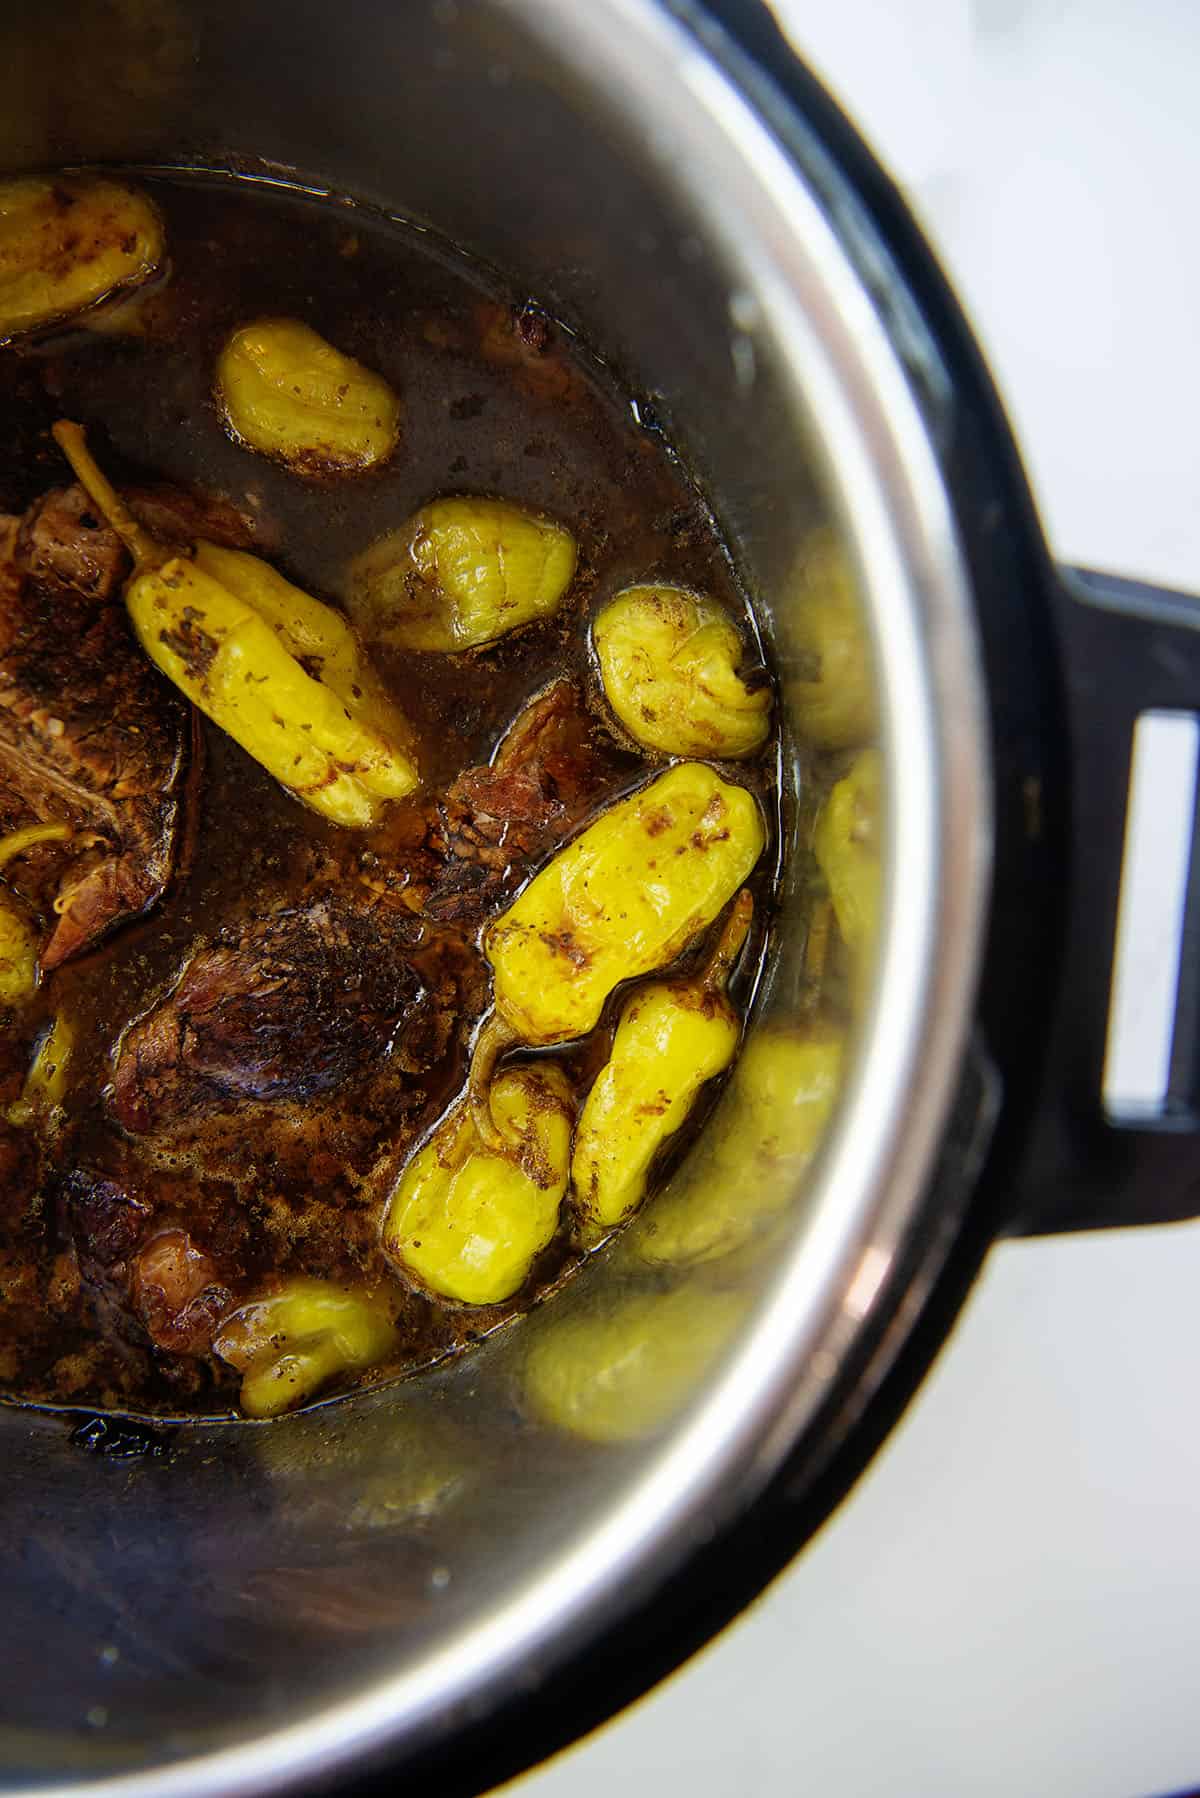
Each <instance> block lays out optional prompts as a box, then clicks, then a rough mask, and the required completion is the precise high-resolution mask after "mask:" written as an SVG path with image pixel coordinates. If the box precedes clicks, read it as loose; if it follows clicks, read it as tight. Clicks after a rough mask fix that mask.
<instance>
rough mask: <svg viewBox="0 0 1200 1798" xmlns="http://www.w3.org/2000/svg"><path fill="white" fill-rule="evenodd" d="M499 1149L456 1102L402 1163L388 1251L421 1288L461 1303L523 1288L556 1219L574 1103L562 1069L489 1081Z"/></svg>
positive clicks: (386, 1233)
mask: <svg viewBox="0 0 1200 1798" xmlns="http://www.w3.org/2000/svg"><path fill="white" fill-rule="evenodd" d="M487 1098H488V1104H489V1107H490V1114H491V1120H492V1124H493V1129H494V1140H495V1145H496V1146H492V1143H491V1142H485V1141H484V1140H483V1138H482V1137H481V1135H480V1133H479V1130H478V1128H477V1126H476V1123H475V1117H474V1114H473V1112H472V1109H471V1106H470V1105H469V1104H468V1103H465V1102H463V1103H460V1104H459V1105H456V1106H455V1108H454V1109H453V1111H451V1112H450V1114H449V1116H448V1117H447V1118H446V1119H445V1120H444V1121H443V1123H441V1124H440V1125H439V1126H438V1128H437V1129H436V1130H435V1131H434V1133H433V1135H432V1136H431V1137H430V1139H429V1141H428V1142H427V1143H426V1144H425V1146H424V1147H423V1148H421V1149H419V1150H418V1151H417V1153H416V1154H415V1155H414V1156H413V1158H412V1160H411V1161H410V1162H409V1163H408V1165H407V1166H406V1167H405V1169H404V1172H403V1173H402V1174H401V1176H400V1180H399V1183H398V1184H397V1186H396V1190H395V1192H394V1194H393V1195H392V1198H391V1201H390V1203H389V1205H388V1209H387V1214H386V1217H385V1219H384V1225H383V1247H384V1251H385V1253H386V1254H387V1255H389V1256H390V1257H391V1259H392V1260H393V1261H394V1262H396V1264H397V1265H398V1266H399V1267H401V1268H402V1269H403V1270H404V1272H405V1273H406V1274H407V1276H408V1277H409V1279H411V1280H412V1281H413V1282H414V1283H415V1284H416V1285H418V1286H421V1287H423V1288H424V1289H425V1290H427V1291H429V1292H435V1293H439V1294H440V1295H441V1296H442V1297H443V1298H448V1299H456V1300H457V1301H458V1302H459V1303H460V1304H464V1305H494V1304H497V1303H499V1301H500V1300H501V1299H506V1298H509V1297H511V1295H512V1294H513V1293H514V1292H516V1290H517V1289H518V1287H520V1286H521V1285H523V1283H524V1281H525V1278H526V1276H527V1275H528V1273H529V1269H530V1267H531V1265H532V1263H533V1259H534V1256H535V1255H537V1254H538V1253H539V1252H540V1251H541V1250H542V1249H544V1248H545V1246H546V1244H547V1243H548V1242H549V1241H550V1238H551V1237H552V1236H553V1235H554V1232H555V1229H556V1227H557V1225H558V1212H559V1206H560V1205H561V1203H562V1199H563V1195H564V1193H565V1192H566V1189H567V1172H568V1168H569V1165H570V1158H571V1126H572V1124H573V1122H574V1106H573V1104H572V1099H571V1089H570V1087H569V1085H568V1084H567V1081H566V1078H565V1076H564V1075H563V1073H562V1071H561V1069H559V1068H556V1067H552V1066H545V1065H537V1064H532V1063H531V1064H529V1065H527V1066H524V1067H515V1068H508V1069H506V1070H505V1071H504V1072H503V1073H501V1074H499V1075H498V1076H497V1077H496V1079H495V1080H493V1081H492V1083H491V1086H490V1089H489V1091H488V1095H487Z"/></svg>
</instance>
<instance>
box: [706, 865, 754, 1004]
mask: <svg viewBox="0 0 1200 1798" xmlns="http://www.w3.org/2000/svg"><path fill="white" fill-rule="evenodd" d="M753 916H754V900H753V899H752V898H751V896H750V889H749V887H743V888H742V890H741V892H740V893H739V894H738V896H737V898H736V899H735V900H734V902H733V904H732V905H731V906H730V908H729V915H728V917H727V918H726V919H725V924H724V927H723V929H722V931H721V934H720V936H719V937H718V938H717V943H716V947H715V949H714V950H713V952H712V954H711V955H710V956H709V958H708V961H707V962H706V963H705V967H704V972H703V973H702V975H701V977H700V985H701V987H702V988H703V990H704V991H705V992H706V993H719V992H722V991H724V989H725V987H726V985H727V984H728V981H729V976H730V975H731V974H732V973H733V970H734V967H735V966H736V965H737V958H738V956H739V955H740V954H741V953H742V944H743V943H744V942H745V940H746V935H747V932H748V931H749V929H750V920H751V918H752V917H753Z"/></svg>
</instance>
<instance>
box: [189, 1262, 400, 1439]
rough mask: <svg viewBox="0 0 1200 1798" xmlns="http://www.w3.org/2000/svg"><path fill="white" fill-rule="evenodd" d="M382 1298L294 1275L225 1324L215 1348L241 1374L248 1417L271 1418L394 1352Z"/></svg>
mask: <svg viewBox="0 0 1200 1798" xmlns="http://www.w3.org/2000/svg"><path fill="white" fill-rule="evenodd" d="M396 1339H397V1332H396V1325H395V1322H394V1318H393V1308H392V1306H391V1305H390V1304H389V1302H388V1300H387V1298H386V1296H385V1295H383V1294H382V1293H378V1292H367V1291H365V1290H362V1289H356V1288H353V1287H347V1286H336V1285H334V1284H333V1283H332V1282H331V1281H328V1280H313V1279H308V1278H305V1277H303V1276H297V1277H295V1278H292V1279H288V1280H285V1281H284V1283H283V1285H282V1286H281V1287H280V1288H279V1289H278V1290H277V1291H276V1292H272V1293H267V1294H265V1295H264V1296H263V1297H262V1298H258V1299H252V1300H251V1301H250V1303H249V1304H246V1305H242V1306H240V1307H239V1308H238V1309H237V1310H236V1311H233V1312H231V1313H230V1314H229V1316H227V1317H226V1318H224V1319H223V1321H222V1323H221V1327H220V1329H219V1331H218V1332H217V1335H216V1336H215V1338H214V1339H213V1348H214V1349H215V1350H216V1352H217V1354H218V1355H220V1357H221V1359H222V1360H223V1361H228V1363H229V1365H230V1366H231V1367H234V1368H236V1369H237V1371H238V1372H239V1373H240V1374H241V1375H242V1390H241V1406H242V1410H243V1411H244V1412H245V1413H246V1415H247V1416H248V1417H277V1416H278V1415H279V1413H280V1412H281V1411H290V1410H291V1409H292V1407H293V1406H294V1405H300V1404H303V1403H304V1401H305V1400H306V1399H309V1398H312V1397H313V1395H314V1394H315V1393H316V1392H318V1391H319V1390H320V1388H321V1387H322V1386H324V1385H325V1384H326V1383H327V1382H328V1381H329V1380H332V1379H333V1378H334V1377H335V1376H336V1375H338V1374H343V1373H351V1372H355V1371H356V1370H357V1369H359V1368H363V1367H370V1366H372V1365H373V1364H374V1363H375V1362H376V1361H382V1360H383V1358H384V1356H385V1355H387V1354H388V1352H389V1351H390V1350H391V1349H392V1348H393V1347H394V1345H395V1342H396Z"/></svg>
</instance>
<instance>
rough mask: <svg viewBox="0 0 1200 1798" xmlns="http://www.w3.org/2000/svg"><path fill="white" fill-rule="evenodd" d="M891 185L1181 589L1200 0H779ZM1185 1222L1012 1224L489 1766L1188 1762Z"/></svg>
mask: <svg viewBox="0 0 1200 1798" xmlns="http://www.w3.org/2000/svg"><path fill="white" fill-rule="evenodd" d="M779 9H780V12H781V14H786V16H787V19H788V21H789V24H790V26H791V29H792V31H793V35H794V37H795V40H796V42H797V44H798V46H799V47H800V48H801V50H802V51H803V52H804V53H805V54H806V55H807V56H808V58H809V60H810V61H811V62H813V63H814V65H815V66H816V67H817V69H818V71H819V72H821V73H822V74H823V75H824V76H825V78H826V80H827V81H828V83H829V85H830V86H831V87H832V88H833V89H834V91H835V92H837V93H838V94H839V95H840V97H841V98H842V100H843V103H844V104H845V105H846V107H847V109H848V110H849V112H850V113H851V115H852V116H853V117H854V118H855V120H856V122H857V123H858V124H859V126H860V128H861V129H862V131H863V132H864V134H865V135H866V137H867V138H868V140H869V141H870V142H871V143H872V144H873V145H874V147H875V149H876V150H877V152H878V153H879V154H880V155H881V156H882V157H883V159H884V160H885V162H887V163H888V164H889V166H890V167H891V168H892V170H893V172H894V173H895V174H896V175H897V176H898V178H899V179H900V180H901V181H902V182H903V183H904V184H905V186H906V187H907V189H908V191H909V194H910V197H911V199H912V201H913V203H914V205H915V207H916V209H917V211H918V213H919V215H920V217H921V218H922V220H923V222H924V224H925V226H926V228H927V229H928V230H929V232H930V233H931V235H932V237H933V240H934V242H935V244H936V246H937V249H938V252H939V254H940V256H941V258H942V260H943V262H944V264H945V266H946V267H947V268H948V270H949V271H950V274H951V276H952V278H953V279H954V281H955V283H956V285H957V286H958V289H959V291H960V293H961V295H962V297H963V299H964V301H965V304H966V306H967V308H968V311H969V313H970V314H971V316H972V318H973V321H974V323H975V326H976V328H977V330H978V331H979V333H980V335H981V336H982V339H983V342H984V345H985V348H986V350H987V352H988V354H989V356H990V358H991V361H992V364H993V368H994V371H995V374H996V376H997V379H998V381H999V383H1000V386H1001V389H1002V391H1003V392H1004V394H1005V397H1006V399H1007V402H1008V405H1009V408H1010V411H1011V415H1012V417H1013V420H1014V423H1015V425H1016V427H1017V431H1018V434H1019V436H1020V438H1021V440H1022V444H1023V448H1024V451H1025V454H1026V457H1027V460H1028V465H1029V468H1030V471H1031V473H1032V476H1033V479H1034V483H1035V487H1036V490H1037V493H1038V498H1039V501H1040V504H1041V507H1042V511H1043V516H1044V518H1045V521H1046V526H1047V529H1048V532H1049V535H1050V540H1051V542H1052V544H1053V546H1054V549H1055V551H1056V552H1057V553H1058V554H1059V555H1061V556H1063V557H1064V558H1068V559H1075V560H1081V561H1090V562H1091V563H1092V564H1093V565H1097V566H1108V567H1111V568H1113V569H1116V570H1119V571H1124V572H1129V573H1138V574H1142V575H1145V576H1148V577H1153V578H1157V579H1160V580H1164V581H1169V582H1175V583H1177V584H1179V585H1181V586H1184V587H1190V588H1191V589H1192V590H1193V591H1195V592H1197V593H1200V479H1198V475H1200V453H1198V451H1197V441H1198V436H1200V154H1198V152H1200V3H1198V0H969V3H968V0H876V3H875V4H872V3H871V0H779ZM1198 1376H1200V1226H1198V1225H1186V1226H1180V1227H1177V1228H1174V1229H1169V1230H1159V1231H1147V1232H1140V1233H1138V1232H1126V1233H1122V1234H1118V1235H1112V1236H1107V1237H1089V1238H1064V1239H1059V1240H1057V1241H1052V1242H1043V1243H1022V1244H1008V1245H1006V1246H1004V1247H1002V1248H1000V1249H999V1250H997V1251H996V1252H994V1254H993V1255H992V1257H991V1260H990V1263H989V1265H988V1268H987V1270H986V1273H985V1275H984V1278H983V1280H982V1282H981V1283H980V1285H979V1287H978V1288H977V1290H976V1293H975V1296H974V1297H973V1299H972V1300H971V1301H970V1303H969V1305H968V1307H967V1310H966V1313H965V1315H964V1317H963V1320H962V1322H961V1324H960V1326H959V1328H958V1330H957V1332H956V1334H955V1336H954V1337H953V1338H952V1339H951V1341H950V1343H949V1344H948V1345H947V1347H946V1349H945V1350H944V1351H943V1354H942V1357H941V1359H940V1361H939V1363H938V1365H937V1367H936V1368H935V1370H934V1373H933V1375H932V1377H931V1378H930V1380H929V1381H928V1383H927V1385H926V1386H925V1387H924V1388H923V1390H922V1393H921V1395H920V1397H919V1398H918V1400H917V1402H916V1404H915V1406H914V1407H913V1409H912V1411H911V1413H910V1414H909V1416H908V1418H907V1419H906V1421H905V1422H904V1423H903V1425H902V1426H901V1428H900V1429H899V1431H898V1432H897V1433H896V1434H895V1436H894V1437H893V1438H892V1439H891V1441H890V1442H889V1444H888V1445H887V1447H886V1448H885V1449H884V1451H883V1453H882V1454H881V1455H880V1457H879V1458H878V1460H877V1461H876V1463H875V1464H874V1466H873V1467H872V1469H871V1470H870V1472H869V1473H868V1474H867V1476H866V1478H865V1479H864V1480H863V1481H862V1483H861V1484H860V1485H859V1487H858V1488H857V1489H856V1491H855V1493H854V1494H853V1496H852V1497H851V1499H850V1500H849V1502H848V1503H847V1504H846V1505H845V1506H844V1507H843V1508H842V1510H841V1511H840V1512H839V1513H838V1514H837V1516H836V1517H835V1518H834V1519H833V1520H832V1521H831V1522H830V1523H829V1524H828V1525H827V1526H826V1528H825V1530H824V1531H823V1532H822V1533H821V1535H820V1536H819V1537H818V1538H817V1540H816V1541H815V1542H814V1543H813V1544H812V1545H811V1546H810V1548H809V1549H808V1551H807V1552H806V1553H805V1554H804V1555H803V1556H802V1557H801V1558H800V1560H799V1561H797V1562H796V1564H795V1565H794V1566H793V1567H792V1568H791V1570H790V1571H789V1572H788V1573H787V1574H786V1575H785V1576H784V1577H783V1578H782V1579H781V1580H780V1581H779V1582H777V1584H776V1585H775V1586H774V1587H773V1588H772V1590H771V1591H770V1592H769V1593H768V1594H767V1596H766V1597H765V1599H763V1600H762V1601H761V1602H760V1603H759V1604H758V1605H757V1606H756V1607H755V1608H754V1610H752V1611H751V1612H750V1613H749V1615H748V1616H747V1617H746V1618H745V1619H743V1620H742V1621H741V1622H740V1623H739V1624H737V1625H736V1626H735V1627H734V1628H733V1629H732V1630H731V1631H729V1632H727V1633H726V1635H725V1636H724V1637H723V1638H722V1639H721V1640H720V1641H719V1642H718V1643H717V1644H716V1645H715V1646H714V1647H712V1648H710V1649H709V1650H708V1651H707V1652H706V1653H705V1654H703V1655H701V1656H700V1657H699V1658H698V1659H697V1660H695V1661H693V1662H692V1663H691V1664H690V1665H689V1666H688V1667H687V1668H685V1669H684V1670H683V1672H681V1673H680V1674H677V1675H676V1676H675V1678H674V1679H672V1680H670V1681H668V1682H667V1683H666V1685H664V1686H662V1687H660V1688H659V1689H658V1691H657V1692H656V1693H654V1694H653V1695H652V1696H651V1697H650V1698H649V1699H647V1700H645V1701H643V1703H642V1704H641V1705H639V1706H637V1707H636V1708H635V1709H634V1710H632V1711H631V1712H628V1713H626V1715H625V1716H624V1717H623V1718H621V1719H620V1720H619V1721H618V1722H617V1723H615V1724H613V1725H610V1726H609V1727H608V1728H607V1729H605V1730H603V1731H601V1732H600V1733H599V1734H598V1735H596V1736H594V1737H592V1738H591V1739H590V1740H589V1741H588V1742H586V1743H584V1744H583V1745H582V1746H581V1747H579V1748H576V1749H574V1750H572V1751H571V1752H569V1753H568V1754H566V1755H564V1756H562V1757H561V1758H560V1759H559V1760H557V1761H556V1762H554V1763H553V1764H552V1765H551V1766H550V1767H549V1768H547V1769H544V1770H543V1771H541V1772H539V1773H535V1774H533V1775H531V1776H530V1777H529V1778H527V1779H526V1780H523V1781H521V1782H518V1786H517V1789H516V1794H515V1798H612V1795H613V1793H614V1792H625V1793H631V1794H634V1795H635V1798H641V1794H643V1793H647V1794H649V1793H652V1792H653V1793H655V1794H657V1793H659V1792H662V1793H664V1794H666V1793H672V1792H675V1791H680V1792H686V1793H687V1794H688V1798H784V1795H790V1794H793V1793H800V1792H805V1793H813V1794H822V1795H825V1794H829V1795H835V1798H843V1795H848V1798H859V1795H864V1798H866V1795H870V1798H874V1795H875V1794H879V1795H880V1798H883V1795H884V1794H887V1798H895V1795H896V1794H901V1795H906V1794H910V1793H911V1794H919V1795H920V1798H942V1795H945V1798H969V1795H974V1794H976V1793H981V1794H1004V1798H1014V1795H1015V1798H1033V1795H1035V1794H1036V1795H1041V1794H1053V1795H1054V1798H1074V1795H1076V1794H1079V1795H1080V1798H1084V1795H1086V1798H1107V1795H1110V1794H1111V1795H1112V1798H1146V1795H1147V1794H1151V1793H1161V1792H1165V1791H1168V1790H1170V1789H1172V1788H1174V1789H1176V1790H1178V1789H1179V1788H1181V1787H1184V1786H1191V1785H1193V1784H1200V1403H1198V1399H1197V1391H1198V1386H1200V1377H1198Z"/></svg>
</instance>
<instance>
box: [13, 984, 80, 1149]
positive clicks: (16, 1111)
mask: <svg viewBox="0 0 1200 1798" xmlns="http://www.w3.org/2000/svg"><path fill="white" fill-rule="evenodd" d="M74 1047H75V1026H74V1024H72V1022H71V1020H70V1018H69V1017H67V1016H66V1015H65V1013H62V1012H60V1013H59V1015H58V1016H57V1017H56V1018H52V1019H51V1021H50V1023H49V1024H48V1025H47V1026H46V1029H45V1030H44V1031H43V1033H42V1036H41V1038H40V1040H39V1042H38V1046H37V1049H36V1050H35V1052H34V1057H33V1061H32V1062H31V1064H30V1067H29V1072H28V1073H27V1074H26V1076H25V1085H24V1087H23V1088H22V1089H21V1097H20V1098H19V1099H17V1100H16V1101H15V1102H14V1103H13V1104H12V1105H10V1106H9V1108H8V1111H7V1112H6V1114H5V1115H6V1116H7V1118H8V1121H9V1123H10V1124H16V1125H17V1126H18V1127H20V1128H25V1127H26V1126H28V1125H30V1124H36V1123H44V1122H46V1120H48V1119H49V1118H52V1117H53V1116H54V1114H55V1113H56V1112H60V1111H61V1110H62V1103H63V1100H64V1098H65V1097H66V1092H67V1070H68V1066H69V1063H70V1060H71V1051H72V1050H73V1049H74Z"/></svg>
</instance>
